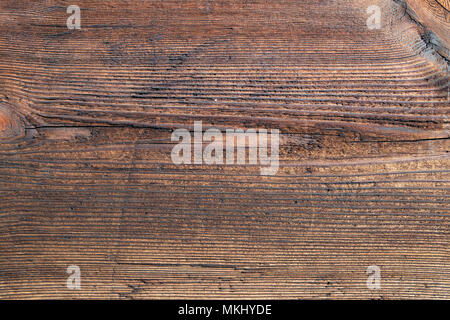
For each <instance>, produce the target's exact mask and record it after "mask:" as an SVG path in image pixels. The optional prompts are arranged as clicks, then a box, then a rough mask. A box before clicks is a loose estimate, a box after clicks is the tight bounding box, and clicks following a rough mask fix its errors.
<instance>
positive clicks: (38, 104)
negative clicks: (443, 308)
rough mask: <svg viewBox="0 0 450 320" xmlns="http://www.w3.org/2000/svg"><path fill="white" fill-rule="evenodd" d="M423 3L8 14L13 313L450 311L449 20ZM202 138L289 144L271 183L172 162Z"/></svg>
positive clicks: (347, 0) (87, 7)
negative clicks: (261, 136)
mask: <svg viewBox="0 0 450 320" xmlns="http://www.w3.org/2000/svg"><path fill="white" fill-rule="evenodd" d="M406 2H409V1H406ZM411 3H413V4H412V5H413V6H414V5H417V6H419V7H418V8H423V10H424V11H423V12H427V15H425V16H426V19H428V20H424V21H425V22H422V23H421V24H422V25H419V23H418V21H415V20H414V19H415V18H414V17H412V18H411V15H410V13H408V12H407V11H406V10H405V6H404V5H403V3H402V2H400V1H388V0H379V1H378V0H373V1H367V0H360V1H357V0H341V1H337V0H336V1H321V0H311V1H294V0H292V1H286V0H279V1H266V0H254V1H246V0H240V1H238V0H222V1H220V0H199V1H193V0H184V1H181V0H180V1H175V0H164V1H159V0H158V1H157V0H154V1H139V0H136V1H118V0H117V1H112V0H108V1H93V0H82V1H81V0H77V1H76V3H75V1H74V2H68V1H56V0H55V1H52V0H48V1H43V0H42V1H17V0H2V1H1V2H0V142H1V143H0V298H3V299H6V298H27V299H28V298H29V299H31V298H33V299H35V298H135V299H138V298H385V299H389V298H445V299H449V298H450V228H449V226H450V210H449V209H450V207H449V196H450V195H449V189H450V184H449V176H450V162H449V153H448V152H449V146H450V145H449V137H450V133H449V127H448V119H449V118H448V117H449V106H450V105H449V87H448V79H449V77H448V61H447V60H446V59H445V55H444V56H443V55H442V54H441V53H439V50H438V49H439V48H436V44H435V43H434V44H433V45H430V44H429V43H427V36H426V35H427V32H428V31H429V32H433V34H434V35H435V36H436V37H437V38H439V37H441V42H440V44H443V43H445V36H447V37H448V33H446V30H447V31H448V29H446V28H447V27H448V25H446V24H445V22H448V11H445V10H448V2H446V1H444V0H439V1H430V0H428V1H411ZM411 3H410V4H411ZM439 3H440V4H441V6H440V7H439V8H440V9H439V10H441V11H439V12H444V13H445V16H442V17H444V18H443V19H444V20H442V19H441V20H439V19H437V18H436V19H431V18H430V17H432V16H430V15H429V14H428V13H430V12H433V11H432V10H428V9H429V8H428V7H427V6H430V7H432V8H437V4H439ZM72 4H76V5H78V6H79V7H80V8H81V30H68V28H67V26H66V20H67V18H68V16H69V15H68V14H67V13H66V8H67V6H69V5H72ZM371 5H378V6H379V7H380V8H381V28H380V29H369V28H368V27H367V25H366V20H367V18H368V14H367V11H366V10H367V8H368V7H369V6H371ZM435 5H436V6H435ZM442 8H443V10H444V11H442ZM408 11H411V7H409V9H408ZM416 11H417V9H416ZM417 16H422V15H421V13H420V10H419V13H418V14H417ZM430 19H431V20H430ZM446 19H447V20H446ZM429 21H431V22H429ZM430 23H431V24H430ZM428 28H429V29H428ZM440 35H441V36H440ZM442 39H444V40H442ZM438 45H439V43H438ZM194 121H202V122H203V127H204V129H206V128H208V127H209V126H214V127H216V128H220V129H226V128H267V129H279V130H280V132H281V141H280V168H279V171H278V173H277V174H276V175H274V176H261V175H260V172H259V167H257V166H249V165H234V166H233V165H194V164H192V165H180V166H177V165H174V164H173V163H172V160H171V156H170V154H171V150H172V147H173V146H174V143H173V142H171V139H170V138H171V133H172V131H173V130H174V129H178V128H188V129H192V126H193V123H194ZM70 265H76V266H79V267H80V270H81V289H80V290H69V289H68V288H67V287H66V280H67V277H68V274H67V273H66V269H67V267H68V266H70ZM371 265H376V266H379V267H380V269H381V288H380V289H377V290H369V288H368V287H367V285H366V280H367V277H368V275H367V274H366V270H367V267H368V266H371Z"/></svg>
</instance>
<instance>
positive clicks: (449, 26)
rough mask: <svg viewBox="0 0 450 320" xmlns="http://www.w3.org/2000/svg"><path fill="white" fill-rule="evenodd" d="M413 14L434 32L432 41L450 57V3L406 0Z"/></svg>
mask: <svg viewBox="0 0 450 320" xmlns="http://www.w3.org/2000/svg"><path fill="white" fill-rule="evenodd" d="M406 3H407V5H408V7H409V8H410V9H411V10H412V11H413V12H412V15H413V16H414V18H415V19H416V20H417V21H419V22H420V23H421V24H422V25H424V26H425V28H427V29H428V30H430V31H431V32H432V33H433V38H432V39H430V41H431V42H432V43H433V44H434V45H435V46H436V48H437V50H438V51H439V52H440V53H441V54H442V55H443V56H444V57H446V58H447V60H448V59H449V57H450V4H449V2H448V1H446V0H406Z"/></svg>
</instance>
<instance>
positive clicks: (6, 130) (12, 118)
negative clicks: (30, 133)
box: [0, 104, 25, 142]
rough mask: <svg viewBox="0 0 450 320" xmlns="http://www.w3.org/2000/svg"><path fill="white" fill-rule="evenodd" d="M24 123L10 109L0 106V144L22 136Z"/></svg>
mask: <svg viewBox="0 0 450 320" xmlns="http://www.w3.org/2000/svg"><path fill="white" fill-rule="evenodd" d="M24 129H25V127H24V123H23V121H22V120H21V119H20V117H19V116H18V115H16V114H15V113H14V112H13V111H12V110H11V108H10V107H7V106H5V105H3V104H0V142H7V141H10V140H15V139H17V138H20V137H22V136H23V135H24V131H25V130H24Z"/></svg>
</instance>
